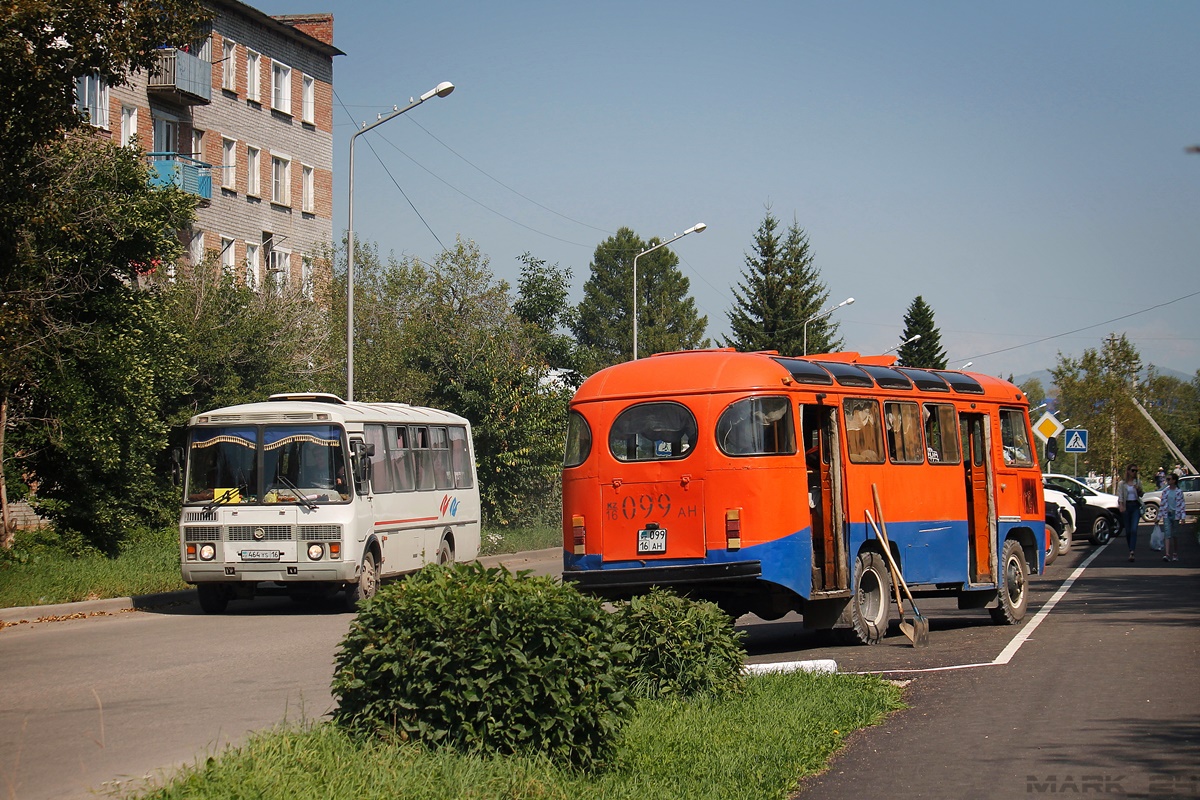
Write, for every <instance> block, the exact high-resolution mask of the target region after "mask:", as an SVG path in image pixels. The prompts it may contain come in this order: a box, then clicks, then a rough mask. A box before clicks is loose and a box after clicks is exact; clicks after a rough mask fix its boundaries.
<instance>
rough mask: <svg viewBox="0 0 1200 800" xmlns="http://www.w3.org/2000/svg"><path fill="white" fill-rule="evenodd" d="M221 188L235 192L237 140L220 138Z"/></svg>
mask: <svg viewBox="0 0 1200 800" xmlns="http://www.w3.org/2000/svg"><path fill="white" fill-rule="evenodd" d="M221 188H223V189H229V190H230V191H237V139H226V138H224V137H222V138H221Z"/></svg>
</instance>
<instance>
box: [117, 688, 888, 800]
mask: <svg viewBox="0 0 1200 800" xmlns="http://www.w3.org/2000/svg"><path fill="white" fill-rule="evenodd" d="M902 707H903V704H902V703H901V701H900V690H899V689H898V688H897V687H896V686H894V685H892V684H890V683H887V682H885V681H883V680H880V679H878V678H875V677H870V676H856V675H814V674H809V673H794V674H790V675H763V676H759V677H755V678H751V679H750V680H749V681H748V682H747V686H746V691H745V692H744V693H742V694H740V695H733V696H728V697H722V698H718V699H708V700H701V701H691V702H683V701H643V702H641V703H640V704H639V705H638V708H637V712H636V714H635V715H634V717H633V719H632V720H631V721H630V723H629V724H628V726H626V728H625V729H624V731H623V734H622V739H621V743H620V747H619V750H618V754H617V757H616V759H615V760H614V763H613V764H612V765H611V766H610V767H609V769H607V770H605V771H603V772H599V773H595V774H583V773H579V772H573V771H571V770H568V769H564V768H561V767H559V766H557V765H555V764H552V763H549V762H548V761H546V760H545V759H539V758H536V757H534V758H530V757H509V758H484V757H478V756H466V755H460V754H457V753H454V752H451V751H440V752H431V751H427V750H424V749H421V748H418V747H416V746H413V745H406V744H399V745H393V744H386V743H382V742H379V741H376V740H371V741H356V740H355V739H353V738H351V737H350V736H348V735H347V734H346V733H345V732H344V731H342V730H341V729H340V728H338V727H336V726H334V725H332V724H329V723H310V724H308V725H306V726H303V727H301V728H292V729H280V730H274V731H269V732H266V733H261V734H257V735H254V736H253V737H252V738H251V739H250V740H249V741H248V742H247V743H246V744H245V745H243V746H241V747H237V748H230V749H227V750H226V751H224V752H223V753H221V754H219V755H218V756H216V757H215V758H210V759H207V760H205V761H203V762H197V763H196V764H195V765H193V766H190V767H185V768H184V769H183V770H181V771H180V772H179V773H178V774H176V775H175V776H174V777H173V778H171V779H170V780H169V782H168V783H166V784H165V785H163V786H161V787H158V788H149V789H148V788H145V787H141V788H135V789H134V790H133V792H134V793H131V794H127V795H126V797H130V798H133V797H137V798H145V799H146V800H176V799H179V800H182V799H183V798H188V799H189V800H192V799H193V798H194V799H195V800H204V799H205V798H213V800H216V799H217V798H221V799H222V800H225V798H235V799H236V798H268V799H269V798H292V797H321V798H325V799H326V800H339V798H345V800H359V798H362V797H404V798H406V799H408V798H429V799H430V800H432V799H433V798H456V799H457V798H479V799H480V800H483V799H484V798H488V800H491V799H492V798H512V799H513V800H535V799H536V800H549V799H550V798H562V799H563V800H576V799H577V798H581V797H587V798H594V799H597V800H635V799H636V800H656V799H657V798H662V799H663V800H667V798H671V800H675V799H676V798H680V797H704V798H715V799H717V800H724V799H726V798H728V799H729V800H733V799H734V798H756V799H757V798H784V797H787V795H788V794H789V793H790V792H792V791H793V790H795V788H796V786H797V783H798V781H799V780H800V779H802V778H803V777H805V776H807V775H811V774H814V773H816V772H819V771H820V770H821V769H823V768H824V765H825V764H826V762H827V761H828V759H829V757H830V756H831V755H832V754H833V753H834V752H835V751H836V750H837V749H838V748H840V747H841V745H842V743H843V741H844V740H845V738H846V736H847V735H849V733H850V732H851V731H853V730H856V729H858V728H861V727H864V726H868V725H873V724H876V723H878V722H880V721H881V720H882V719H883V718H884V716H885V715H886V714H887V713H889V712H891V711H894V710H896V709H899V708H902Z"/></svg>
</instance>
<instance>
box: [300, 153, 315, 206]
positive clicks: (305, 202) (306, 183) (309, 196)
mask: <svg viewBox="0 0 1200 800" xmlns="http://www.w3.org/2000/svg"><path fill="white" fill-rule="evenodd" d="M300 177H301V178H302V180H301V182H300V192H301V198H300V209H301V210H302V211H306V212H308V213H309V214H311V213H313V208H314V206H313V168H312V167H310V166H308V165H306V164H305V165H301V167H300Z"/></svg>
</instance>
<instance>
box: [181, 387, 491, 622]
mask: <svg viewBox="0 0 1200 800" xmlns="http://www.w3.org/2000/svg"><path fill="white" fill-rule="evenodd" d="M186 461H187V465H186V472H185V475H184V494H183V512H182V514H181V515H180V520H179V548H180V559H181V563H182V567H183V579H184V580H185V581H187V582H188V583H190V584H194V585H195V586H196V588H197V590H198V591H199V594H200V605H201V607H202V608H203V609H204V611H205V612H207V613H210V614H220V613H222V612H223V611H225V608H226V606H227V604H228V603H229V601H230V600H231V599H235V598H253V597H254V596H255V594H274V593H287V594H290V595H292V596H293V597H304V596H332V595H333V594H334V593H335V592H337V591H339V590H341V591H343V592H344V598H345V601H346V605H347V607H348V608H351V609H352V608H353V607H354V606H355V605H357V604H358V602H359V601H360V600H363V599H365V598H368V597H370V596H372V595H374V594H375V591H376V589H377V588H378V586H379V581H380V579H382V578H387V577H392V576H396V575H401V574H404V573H406V572H412V571H413V570H416V569H419V568H421V567H422V566H424V565H425V564H427V563H430V562H433V561H436V562H439V563H447V562H451V561H454V560H456V559H458V560H470V559H473V558H475V557H476V556H477V555H478V554H479V536H480V508H479V488H478V486H477V483H476V477H475V454H474V447H473V445H472V441H471V425H470V423H469V422H468V421H467V420H466V419H464V418H462V417H459V416H457V415H455V414H451V413H448V412H446V411H438V410H436V409H432V408H421V407H418V406H408V405H403V404H400V403H347V402H345V401H343V400H342V399H340V398H338V397H336V396H334V395H328V394H283V395H272V396H271V398H270V399H269V400H268V401H266V402H262V403H247V404H245V405H238V406H230V407H228V408H218V409H216V410H213V411H209V412H206V413H204V414H198V415H197V416H195V417H192V419H191V420H190V421H189V423H188V444H187V458H186Z"/></svg>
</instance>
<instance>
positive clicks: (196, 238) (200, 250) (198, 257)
mask: <svg viewBox="0 0 1200 800" xmlns="http://www.w3.org/2000/svg"><path fill="white" fill-rule="evenodd" d="M188 260H189V261H191V262H192V265H193V266H195V265H197V264H199V263H200V262H202V261H203V260H204V231H192V240H191V242H189V243H188Z"/></svg>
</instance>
